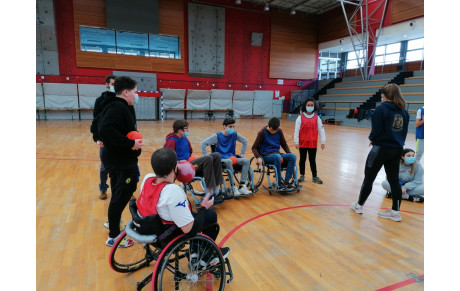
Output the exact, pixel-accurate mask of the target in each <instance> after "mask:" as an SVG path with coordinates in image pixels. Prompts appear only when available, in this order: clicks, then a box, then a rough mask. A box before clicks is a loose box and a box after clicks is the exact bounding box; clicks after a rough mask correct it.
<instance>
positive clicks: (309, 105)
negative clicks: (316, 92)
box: [294, 98, 326, 184]
mask: <svg viewBox="0 0 460 291" xmlns="http://www.w3.org/2000/svg"><path fill="white" fill-rule="evenodd" d="M302 111H303V112H302V113H301V114H300V115H299V117H297V119H296V121H295V130H294V144H295V148H296V149H298V150H299V153H300V160H299V169H300V178H299V182H302V181H304V180H305V162H306V160H307V154H308V160H309V162H310V170H311V176H312V181H313V182H315V183H318V184H323V181H322V180H321V179H320V178H319V177H318V176H317V170H316V151H317V148H318V134H319V136H320V138H321V149H322V150H324V148H325V146H326V132H325V131H324V127H323V122H322V121H321V118H320V117H319V116H318V115H317V114H316V113H315V112H314V111H315V100H313V99H311V98H309V99H307V100H306V101H305V103H304V105H303V106H302Z"/></svg>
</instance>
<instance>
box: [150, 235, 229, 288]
mask: <svg viewBox="0 0 460 291" xmlns="http://www.w3.org/2000/svg"><path fill="white" fill-rule="evenodd" d="M162 254H163V255H161V256H160V258H159V262H158V263H157V266H156V267H155V269H154V274H153V276H154V278H155V280H154V282H153V284H154V290H158V291H159V290H224V287H225V278H226V269H225V266H226V265H225V259H224V258H223V257H222V254H221V252H220V250H219V248H218V247H217V245H216V244H215V243H214V242H213V241H212V240H211V239H210V238H208V237H206V236H203V235H201V234H198V235H197V236H195V237H193V238H189V239H184V237H183V236H182V237H181V238H179V239H178V240H177V241H174V242H173V243H172V244H170V245H169V246H166V249H165V250H164V252H163V253H162Z"/></svg>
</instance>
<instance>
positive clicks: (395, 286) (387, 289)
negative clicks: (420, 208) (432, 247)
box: [218, 204, 424, 291]
mask: <svg viewBox="0 0 460 291" xmlns="http://www.w3.org/2000/svg"><path fill="white" fill-rule="evenodd" d="M323 206H340V207H343V206H346V207H350V205H348V204H311V205H298V206H291V207H286V208H281V209H276V210H272V211H269V212H266V213H262V214H260V215H257V216H254V217H253V218H250V219H248V220H246V221H244V222H242V223H241V224H239V225H237V226H236V227H235V228H234V229H232V230H231V231H230V232H229V233H227V235H226V236H225V237H224V238H223V239H222V240H221V241H220V242H219V244H218V246H219V247H222V246H223V245H224V243H225V242H226V241H227V240H228V239H229V238H230V237H231V236H232V235H233V234H234V233H235V232H237V231H238V230H239V229H241V228H242V227H243V226H245V225H246V224H248V223H250V222H252V221H254V220H256V219H258V218H261V217H264V216H267V215H269V214H272V213H276V212H281V211H285V210H291V209H296V208H306V207H323ZM366 208H373V209H389V208H377V207H366ZM401 212H404V213H411V214H416V215H424V214H423V213H418V212H412V211H404V210H401ZM419 278H422V279H424V275H421V276H419ZM416 282H417V281H415V280H414V279H408V280H405V281H402V282H399V283H396V284H393V285H390V286H387V287H384V288H381V289H378V290H376V291H391V290H395V289H398V288H401V287H404V286H407V285H410V284H413V283H416Z"/></svg>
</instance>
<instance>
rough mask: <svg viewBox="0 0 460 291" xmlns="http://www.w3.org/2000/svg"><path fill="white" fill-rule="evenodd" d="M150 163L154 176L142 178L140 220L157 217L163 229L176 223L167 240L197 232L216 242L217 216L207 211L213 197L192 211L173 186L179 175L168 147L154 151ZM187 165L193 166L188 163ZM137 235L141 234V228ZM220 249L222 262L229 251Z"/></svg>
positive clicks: (187, 202) (185, 199) (171, 151)
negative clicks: (196, 210) (175, 227)
mask: <svg viewBox="0 0 460 291" xmlns="http://www.w3.org/2000/svg"><path fill="white" fill-rule="evenodd" d="M151 164H152V168H153V171H154V172H155V174H147V175H146V176H145V178H144V181H143V182H142V186H141V194H140V195H139V199H137V210H138V214H139V215H140V217H141V218H147V217H149V216H150V217H152V216H151V215H155V214H158V216H159V217H160V219H161V221H162V223H163V225H164V227H165V229H166V228H167V226H168V225H173V224H175V225H176V226H177V229H176V230H175V231H174V232H173V233H172V234H171V235H169V236H168V240H169V241H170V240H172V239H173V238H174V237H177V236H178V235H181V234H182V233H185V234H187V235H188V236H190V237H192V236H195V235H196V234H197V233H198V232H202V233H203V234H205V235H207V236H209V237H210V238H212V239H213V240H215V239H216V238H217V235H218V234H219V227H218V224H217V214H216V212H215V211H214V210H212V209H210V207H211V206H212V205H213V203H214V198H213V197H211V196H210V194H209V193H208V194H207V195H206V196H205V198H204V199H203V201H202V202H201V207H200V208H199V209H198V212H197V213H195V212H192V211H191V207H190V205H189V201H188V200H187V195H186V194H185V192H184V191H183V190H182V188H181V187H180V186H179V185H177V184H174V181H175V180H176V178H177V177H178V175H180V169H179V167H178V163H177V155H176V153H175V152H174V151H173V150H171V149H168V148H162V149H159V150H156V151H155V152H154V153H153V155H152V158H151ZM188 165H189V166H190V167H192V166H191V165H190V164H189V163H188ZM208 226H212V227H208ZM141 228H142V225H141ZM139 232H140V233H142V232H143V231H142V229H140V230H139ZM220 250H221V252H222V256H223V257H224V259H225V258H226V257H227V256H228V254H229V252H230V248H228V247H224V248H221V249H220ZM217 260H218V258H217V256H215V257H213V258H210V260H209V262H207V263H209V264H212V263H213V262H214V261H217Z"/></svg>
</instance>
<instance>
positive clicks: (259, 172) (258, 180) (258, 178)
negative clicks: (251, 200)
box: [250, 157, 264, 188]
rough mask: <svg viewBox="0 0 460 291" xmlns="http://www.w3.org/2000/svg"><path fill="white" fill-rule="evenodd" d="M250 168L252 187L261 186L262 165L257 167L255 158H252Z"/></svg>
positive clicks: (262, 178)
mask: <svg viewBox="0 0 460 291" xmlns="http://www.w3.org/2000/svg"><path fill="white" fill-rule="evenodd" d="M250 167H251V168H252V169H253V170H254V177H253V181H254V187H256V188H257V187H259V186H260V185H261V184H262V181H263V180H264V164H263V163H262V166H259V164H258V163H257V158H256V157H252V158H251V163H250Z"/></svg>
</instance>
